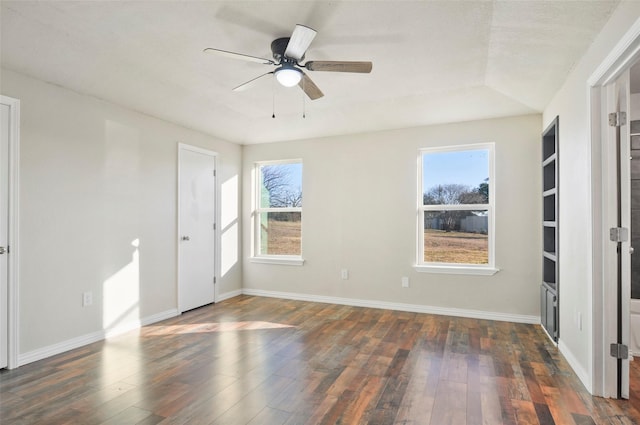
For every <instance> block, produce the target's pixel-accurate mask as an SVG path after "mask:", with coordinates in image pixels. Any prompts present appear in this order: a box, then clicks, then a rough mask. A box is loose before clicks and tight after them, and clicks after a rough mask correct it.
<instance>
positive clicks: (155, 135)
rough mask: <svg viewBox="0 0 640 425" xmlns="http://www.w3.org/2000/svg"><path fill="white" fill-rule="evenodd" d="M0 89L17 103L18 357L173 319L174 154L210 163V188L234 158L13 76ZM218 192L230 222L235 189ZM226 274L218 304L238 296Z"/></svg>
mask: <svg viewBox="0 0 640 425" xmlns="http://www.w3.org/2000/svg"><path fill="white" fill-rule="evenodd" d="M1 83H2V94H3V95H7V96H11V97H14V98H17V99H20V100H21V118H22V119H21V141H20V143H21V152H20V235H21V239H20V282H19V291H20V319H19V320H20V330H19V341H20V354H21V355H23V356H26V357H29V353H37V352H38V351H39V350H40V351H42V350H45V351H46V350H47V347H52V346H58V345H60V344H62V345H64V344H65V341H70V340H77V339H78V338H80V339H82V338H83V337H86V336H87V335H99V334H100V332H103V331H104V330H108V329H112V328H114V327H119V326H124V327H126V326H129V325H132V324H135V323H136V322H138V321H140V320H145V319H148V318H152V317H154V316H156V317H157V316H162V315H165V314H170V313H171V312H172V311H173V312H175V309H176V306H177V302H176V290H177V287H176V267H177V266H176V263H177V261H176V255H177V247H176V223H177V217H176V214H177V212H176V204H177V202H176V197H177V184H176V182H177V151H178V150H177V144H178V142H183V143H187V144H192V145H196V146H200V147H203V148H207V149H210V150H213V151H216V152H218V153H219V157H218V169H219V172H218V176H219V183H221V184H222V185H224V184H225V182H228V181H233V180H234V179H235V181H236V182H239V178H240V176H239V174H240V167H241V155H242V150H241V147H240V146H238V145H234V144H231V143H226V142H223V141H220V140H216V139H214V138H212V137H209V136H206V135H203V134H201V133H197V132H195V131H191V130H188V129H185V128H182V127H179V126H176V125H173V124H170V123H167V122H165V121H161V120H158V119H155V118H151V117H149V116H146V115H142V114H140V113H137V112H133V111H130V110H127V109H123V108H121V107H118V106H115V105H113V104H110V103H107V102H103V101H100V100H98V99H95V98H93V97H89V96H84V95H81V94H78V93H75V92H72V91H69V90H66V89H63V88H60V87H58V86H53V85H51V84H47V83H45V82H42V81H39V80H34V79H31V78H29V77H26V76H23V75H21V74H17V73H15V72H11V71H7V70H2V81H1ZM234 187H235V189H234ZM225 190H226V191H227V196H226V198H225V199H222V202H223V208H224V211H225V214H226V216H227V217H230V215H233V214H234V211H235V214H236V217H237V215H238V212H239V205H240V204H239V199H240V198H239V195H238V191H239V190H240V187H239V184H235V186H234V185H232V186H231V187H229V186H228V185H227V187H226V189H225ZM233 190H235V193H233ZM230 191H231V192H230ZM229 199H230V200H231V201H229ZM229 202H231V204H230V205H229ZM236 231H237V232H239V229H238V228H237V227H236ZM135 241H137V244H139V246H138V247H137V248H136V247H135V246H134V245H135V244H136V242H135ZM223 249H226V250H227V258H234V257H235V258H236V259H238V258H239V252H238V251H237V250H238V248H237V244H236V248H235V249H236V252H235V253H234V252H228V250H229V247H224V246H223ZM227 269H228V270H227V271H226V273H225V274H224V276H222V278H221V279H220V283H219V287H218V293H220V294H223V293H228V292H232V291H239V290H240V289H241V285H242V270H241V265H240V263H239V262H238V261H236V262H235V263H233V264H228V267H227ZM85 291H92V292H93V305H92V306H90V307H82V305H81V299H82V297H81V294H82V293H83V292H85ZM54 351H55V350H54ZM36 357H37V355H36Z"/></svg>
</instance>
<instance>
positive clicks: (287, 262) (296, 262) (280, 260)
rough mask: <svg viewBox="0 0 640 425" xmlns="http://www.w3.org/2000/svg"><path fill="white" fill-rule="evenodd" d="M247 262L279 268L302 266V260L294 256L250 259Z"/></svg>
mask: <svg viewBox="0 0 640 425" xmlns="http://www.w3.org/2000/svg"><path fill="white" fill-rule="evenodd" d="M249 261H250V262H252V263H260V264H279V265H281V266H302V265H304V259H303V258H302V257H296V256H277V257H275V256H274V257H251V258H249Z"/></svg>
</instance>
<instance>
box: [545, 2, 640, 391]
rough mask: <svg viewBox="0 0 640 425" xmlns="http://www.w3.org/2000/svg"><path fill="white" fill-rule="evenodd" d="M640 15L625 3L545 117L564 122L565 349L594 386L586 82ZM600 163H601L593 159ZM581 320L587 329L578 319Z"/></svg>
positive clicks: (562, 279)
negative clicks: (580, 318)
mask: <svg viewBox="0 0 640 425" xmlns="http://www.w3.org/2000/svg"><path fill="white" fill-rule="evenodd" d="M639 16H640V2H634V1H628V2H622V3H621V4H620V5H619V6H618V8H617V9H616V10H615V12H614V13H613V15H612V16H611V18H610V20H609V22H608V23H607V24H606V25H605V27H604V28H603V30H602V31H601V33H600V34H599V35H598V36H597V38H596V39H595V40H594V42H593V43H592V45H591V46H590V48H589V49H588V51H587V52H586V54H585V55H584V56H583V58H582V59H581V60H580V62H579V63H578V64H577V65H576V67H575V68H574V70H573V71H572V73H571V74H570V75H569V77H568V78H567V80H566V81H565V83H564V84H563V86H562V87H561V88H560V89H559V91H558V93H557V94H556V95H555V97H554V98H553V100H552V101H551V102H550V104H549V105H548V107H547V108H546V109H545V111H544V114H543V127H544V126H546V125H547V124H548V123H549V122H551V120H552V119H553V118H554V117H555V116H556V115H558V116H559V117H560V126H559V127H560V139H559V140H560V142H559V143H560V148H559V151H560V162H559V166H560V174H559V183H560V203H559V205H560V226H561V227H560V240H559V245H560V246H559V248H560V252H559V260H560V277H559V282H560V348H561V350H562V352H563V353H564V354H565V357H567V359H568V360H569V361H570V363H571V365H572V366H573V368H574V369H575V370H576V372H577V373H578V376H580V378H581V379H582V381H583V383H584V384H585V386H587V388H588V389H590V390H591V387H592V382H591V381H592V378H593V376H592V366H593V364H592V362H593V358H592V357H593V356H592V353H593V336H592V333H593V323H592V320H593V317H592V308H593V306H592V300H598V302H599V300H600V297H601V294H596V293H592V284H593V276H592V265H593V262H592V253H593V251H592V243H593V242H592V239H591V238H592V231H591V229H592V220H593V217H592V213H591V211H592V204H591V161H592V158H591V140H590V131H589V129H590V110H589V100H588V85H587V80H588V78H589V77H590V75H591V74H592V73H593V72H594V71H595V70H596V68H597V67H598V66H599V65H600V64H601V63H602V62H603V61H604V59H605V57H606V56H607V55H608V54H609V53H610V51H611V50H612V48H613V47H614V46H615V44H616V43H617V42H618V41H619V40H620V39H621V38H622V36H623V35H624V34H625V32H626V31H627V30H628V29H629V28H630V27H631V25H632V24H633V22H635V21H636V20H637V19H638V17H639ZM593 160H594V161H599V158H593ZM578 315H582V317H583V320H582V329H580V328H579V323H578V320H576V318H577V317H578Z"/></svg>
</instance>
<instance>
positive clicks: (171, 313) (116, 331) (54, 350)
mask: <svg viewBox="0 0 640 425" xmlns="http://www.w3.org/2000/svg"><path fill="white" fill-rule="evenodd" d="M178 314H179V313H178V310H177V309H175V308H174V309H171V310H167V311H163V312H160V313H157V314H153V315H151V316H147V317H143V318H142V319H140V320H136V321H133V322H129V323H125V324H123V325H119V326H117V327H115V328H111V329H103V330H100V331H96V332H92V333H90V334H86V335H82V336H79V337H76V338H72V339H68V340H66V341H62V342H59V343H57V344H53V345H49V346H47V347H42V348H38V349H37V350H33V351H29V352H27V353H23V354H19V355H18V366H24V365H26V364H28V363H33V362H36V361H38V360H42V359H46V358H47V357H51V356H55V355H57V354H60V353H64V352H65V351H69V350H73V349H75V348H79V347H83V346H85V345H88V344H92V343H94V342H98V341H102V340H103V339H107V338H111V337H114V336H116V335H121V334H123V333H125V332H129V331H132V330H134V329H138V328H140V327H142V326H146V325H150V324H152V323H156V322H160V321H162V320H166V319H169V318H171V317H175V316H177V315H178Z"/></svg>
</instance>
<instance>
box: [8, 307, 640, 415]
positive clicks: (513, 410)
mask: <svg viewBox="0 0 640 425" xmlns="http://www.w3.org/2000/svg"><path fill="white" fill-rule="evenodd" d="M0 423H2V424H47V425H49V424H67V423H68V424H117V425H122V424H147V425H150V424H251V425H258V424H266V425H278V424H287V425H288V424H332V425H333V424H347V425H351V424H365V423H368V424H420V425H427V424H433V425H445V424H455V425H465V424H468V425H472V424H489V425H492V424H505V425H507V424H543V425H546V424H575V425H585V424H594V423H595V424H634V423H640V414H639V413H638V412H637V411H636V410H635V409H634V408H632V407H631V404H630V403H629V402H619V401H612V400H605V399H601V398H594V397H591V396H589V395H588V394H587V392H586V391H585V389H584V387H583V386H582V384H581V383H580V382H579V381H578V379H577V378H576V376H575V375H574V374H573V373H572V372H571V370H570V368H569V366H568V365H567V363H566V362H565V361H564V360H563V359H562V357H561V355H560V354H559V353H558V351H557V350H556V348H555V347H554V346H553V344H551V343H550V342H549V340H548V338H547V337H546V336H545V335H544V334H543V331H542V330H541V328H540V327H539V326H533V325H525V324H514V323H506V322H492V321H488V320H473V319H463V318H453V317H447V316H432V315H427V314H415V313H405V312H396V311H386V310H377V309H368V308H356V307H347V306H336V305H329V304H316V303H308V302H298V301H286V300H279V299H272V298H259V297H249V296H240V297H236V298H233V299H231V300H227V301H224V302H222V303H219V304H216V305H213V306H207V307H204V308H201V309H198V310H194V311H192V312H189V313H186V314H184V315H182V316H180V317H177V318H174V319H171V320H167V321H164V322H161V323H158V324H155V325H151V326H147V327H145V328H143V329H141V330H140V331H136V332H131V333H129V334H126V335H124V336H121V337H117V338H113V339H110V340H108V341H105V342H100V343H95V344H91V345H89V346H86V347H83V348H80V349H77V350H73V351H70V352H67V353H64V354H61V355H58V356H55V357H52V358H49V359H46V360H43V361H40V362H36V363H32V364H29V365H26V366H23V367H21V368H18V369H15V370H11V371H3V372H1V373H0Z"/></svg>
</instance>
